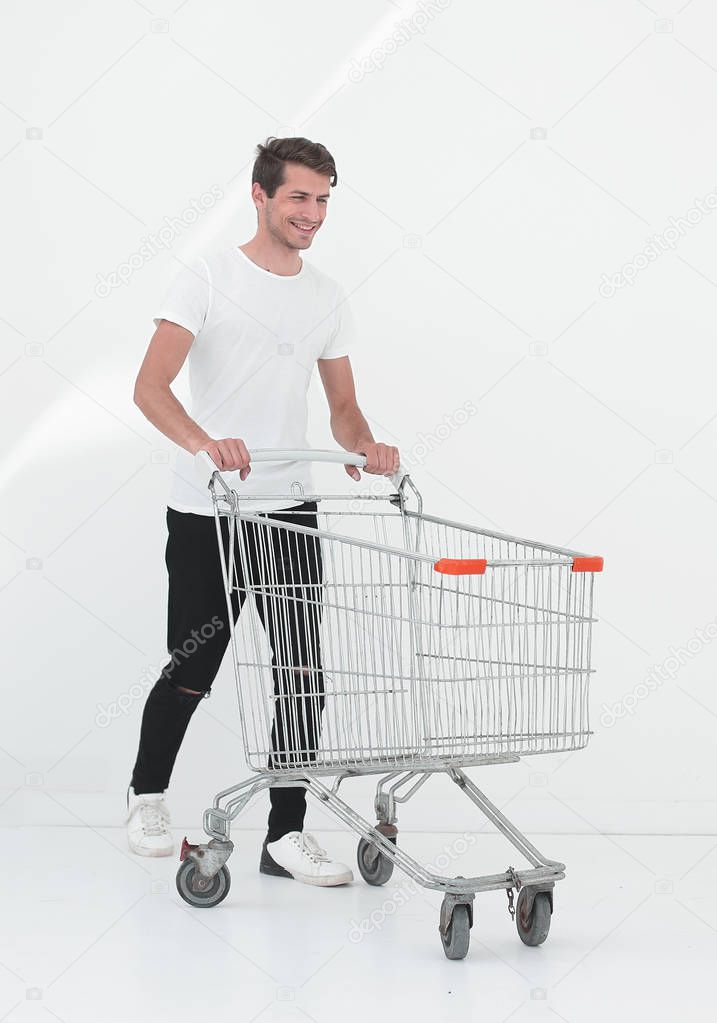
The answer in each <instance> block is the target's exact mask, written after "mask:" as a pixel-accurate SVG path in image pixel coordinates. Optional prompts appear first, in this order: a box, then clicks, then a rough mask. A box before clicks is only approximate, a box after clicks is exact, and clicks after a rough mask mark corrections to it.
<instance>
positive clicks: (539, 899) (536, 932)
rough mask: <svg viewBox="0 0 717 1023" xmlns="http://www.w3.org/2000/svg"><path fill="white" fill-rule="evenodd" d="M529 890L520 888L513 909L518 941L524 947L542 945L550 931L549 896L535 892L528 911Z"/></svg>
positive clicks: (550, 912) (545, 893) (550, 911)
mask: <svg viewBox="0 0 717 1023" xmlns="http://www.w3.org/2000/svg"><path fill="white" fill-rule="evenodd" d="M528 891H529V889H527V888H521V889H520V892H519V893H518V903H517V905H516V907H515V924H516V927H517V928H518V934H519V935H520V940H521V941H522V942H523V944H525V945H542V944H543V942H544V941H545V939H546V938H547V936H548V931H549V930H550V918H551V916H552V910H551V908H550V896H549V895H548V893H547V892H536V893H535V896H534V898H533V905H532V906H531V907H530V910H528V901H529V896H528Z"/></svg>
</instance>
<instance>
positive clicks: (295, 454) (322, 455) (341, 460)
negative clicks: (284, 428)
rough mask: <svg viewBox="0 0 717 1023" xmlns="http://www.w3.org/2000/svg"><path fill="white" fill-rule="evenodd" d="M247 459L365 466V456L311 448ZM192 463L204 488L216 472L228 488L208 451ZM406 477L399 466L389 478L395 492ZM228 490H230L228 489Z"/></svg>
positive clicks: (266, 451) (262, 452)
mask: <svg viewBox="0 0 717 1023" xmlns="http://www.w3.org/2000/svg"><path fill="white" fill-rule="evenodd" d="M249 459H250V461H252V462H336V463H337V464H338V465H355V466H357V467H358V468H359V469H363V468H364V466H365V465H366V456H365V455H360V454H357V453H356V452H353V451H322V450H312V449H311V448H306V449H304V448H296V449H293V448H255V449H254V450H253V451H250V452H249ZM194 462H195V466H196V469H197V472H198V473H199V475H200V477H201V479H202V482H203V483H204V485H205V486H209V483H210V481H211V479H212V477H213V475H214V473H215V472H217V473H220V477H219V478H220V479H222V480H223V482H224V483H225V485H226V486H227V487H229V484H228V483H227V481H226V480H225V479H224V477H223V474H222V473H221V472H220V470H219V469H218V468H217V466H216V464H215V463H214V461H213V460H212V458H211V456H210V454H209V452H208V451H204V450H202V451H198V452H197V453H196V455H195V456H194ZM207 470H209V474H207ZM234 472H235V470H232V471H230V472H229V473H226V475H228V476H229V477H230V478H234ZM406 475H407V473H406V471H405V469H403V467H402V466H399V468H398V472H395V473H393V475H392V476H390V477H389V479H390V480H391V482H392V483H393V485H394V487H395V488H396V490H398V489H399V487H400V486H401V483H402V482H403V479H404V477H405V476H406ZM237 479H238V477H237ZM229 489H232V488H231V487H229Z"/></svg>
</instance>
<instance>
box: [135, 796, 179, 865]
mask: <svg viewBox="0 0 717 1023" xmlns="http://www.w3.org/2000/svg"><path fill="white" fill-rule="evenodd" d="M169 822H170V817H169V810H168V809H167V804H166V803H165V802H164V792H142V793H141V794H140V795H139V796H138V795H136V794H135V791H134V789H133V788H132V786H131V785H130V786H129V788H128V789H127V821H126V824H127V841H128V842H129V847H130V849H131V850H132V852H134V853H137V855H138V856H171V855H172V853H173V852H174V839H173V838H172V832H171V831H170V830H169V827H168V825H169Z"/></svg>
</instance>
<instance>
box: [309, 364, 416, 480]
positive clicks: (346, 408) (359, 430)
mask: <svg viewBox="0 0 717 1023" xmlns="http://www.w3.org/2000/svg"><path fill="white" fill-rule="evenodd" d="M318 367H319V375H320V376H321V382H322V384H323V385H324V391H325V392H326V398H327V401H328V403H329V412H330V414H331V433H332V434H333V436H334V439H335V440H336V442H337V443H338V444H340V445H341V447H342V448H345V449H346V451H355V452H357V453H358V454H361V455H366V465H365V466H364V472H368V473H373V474H375V475H379V476H391V475H393V473H394V472H397V471H398V467H399V454H398V448H395V447H392V446H391V445H389V444H377V443H376V441H375V440H374V438H373V434H372V433H371V430H370V428H369V425H368V423H367V422H366V420H365V418H364V416H363V413H362V412H361V409H360V408H359V406H358V402H357V401H356V387H355V385H354V377H353V372H352V370H351V362H350V360H349V357H348V355H344V356H341V357H340V358H338V359H319V360H318ZM345 469H346V472H347V473H348V474H349V476H351V477H352V478H353V479H355V480H360V479H361V473H360V472H359V471H358V469H357V468H356V466H355V465H347V466H345Z"/></svg>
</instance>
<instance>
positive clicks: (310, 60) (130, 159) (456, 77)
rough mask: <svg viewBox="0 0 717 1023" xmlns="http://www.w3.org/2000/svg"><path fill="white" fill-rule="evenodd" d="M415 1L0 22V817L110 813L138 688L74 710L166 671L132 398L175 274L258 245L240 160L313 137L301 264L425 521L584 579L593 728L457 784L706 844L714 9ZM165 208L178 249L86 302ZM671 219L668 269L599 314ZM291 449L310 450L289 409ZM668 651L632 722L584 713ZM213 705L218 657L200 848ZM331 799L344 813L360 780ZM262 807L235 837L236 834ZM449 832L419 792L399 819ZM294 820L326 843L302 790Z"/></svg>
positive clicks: (526, 821) (214, 778) (219, 706)
mask: <svg viewBox="0 0 717 1023" xmlns="http://www.w3.org/2000/svg"><path fill="white" fill-rule="evenodd" d="M175 6H176V5H175ZM443 6H444V7H445V9H441V7H439V5H438V4H434V5H433V6H431V5H430V4H428V3H426V5H425V6H424V7H423V8H422V7H420V6H416V5H414V4H412V3H409V2H408V0H405V2H404V0H395V2H387V0H370V2H365V3H362V4H360V5H359V4H353V5H349V4H337V3H330V2H328V0H327V2H317V0H312V2H311V3H308V4H296V3H290V2H288V0H283V2H274V3H273V4H271V5H262V4H259V3H242V4H232V3H229V2H226V0H215V2H212V3H206V4H203V3H198V2H196V0H185V3H182V4H179V6H178V7H176V9H174V8H173V7H172V5H169V4H164V3H161V2H159V0H154V2H152V3H151V4H149V5H145V4H143V3H140V2H138V0H134V2H133V0H111V2H107V0H106V2H95V3H90V2H85V3H81V2H78V0H72V2H67V3H63V4H53V3H50V2H44V3H28V4H20V3H15V4H9V5H5V7H4V10H3V18H4V21H5V27H6V28H7V31H3V32H2V33H0V51H1V55H2V59H1V60H0V100H1V102H0V187H2V191H3V193H4V196H5V208H4V214H3V238H4V242H5V244H4V245H3V247H2V255H0V259H2V268H1V269H2V273H1V279H2V284H3V287H2V297H1V300H0V317H1V319H0V339H1V348H0V409H1V410H2V421H3V426H2V437H3V445H2V461H1V462H0V488H1V490H2V495H1V502H0V620H2V624H3V634H4V639H3V643H2V645H1V646H0V658H1V662H0V677H2V680H3V687H4V699H3V713H2V725H1V726H0V728H1V735H0V746H1V747H2V751H1V754H0V756H1V759H0V764H1V785H2V792H1V793H0V802H1V805H0V823H2V824H17V823H32V824H63V825H66V824H78V823H83V822H86V823H88V824H90V825H93V826H98V825H112V824H115V825H116V824H121V823H122V820H123V813H124V798H125V790H126V786H127V784H128V781H129V775H130V772H131V768H132V765H133V763H134V757H135V754H136V747H137V740H138V734H139V723H140V718H141V712H142V706H143V698H141V699H139V698H137V699H134V700H133V701H131V703H130V706H129V707H128V709H127V711H126V713H123V714H121V715H120V716H119V717H118V718H117V719H116V720H113V721H112V722H111V723H110V724H109V725H108V726H106V727H102V726H101V725H100V724H98V721H99V720H103V719H101V718H98V708H99V707H103V708H106V707H108V705H110V704H111V703H112V702H113V701H117V700H119V698H120V697H121V696H122V695H123V694H127V693H128V692H129V691H130V688H131V687H132V686H133V685H135V686H136V685H137V684H141V685H143V686H144V691H145V692H146V691H148V688H149V686H150V685H151V683H152V682H153V681H154V676H155V675H156V671H157V669H158V666H159V665H161V664H162V663H163V660H164V657H165V647H164V642H165V628H166V617H165V616H166V605H165V601H166V579H165V568H164V560H163V559H164V541H165V524H164V501H165V498H166V494H167V491H168V487H169V482H170V473H171V463H168V461H167V459H168V458H169V457H170V456H171V444H170V443H169V441H167V440H166V439H165V438H163V437H162V436H161V435H160V434H158V433H157V432H156V431H155V430H154V429H153V427H151V426H150V425H149V424H148V423H147V422H146V421H145V420H144V419H143V417H142V416H141V414H140V413H139V412H138V410H137V409H136V408H135V407H134V405H133V403H132V387H133V382H134V377H135V375H136V372H137V369H138V367H139V364H140V361H141V358H142V355H143V352H144V350H145V347H146V345H147V343H148V341H149V338H150V337H151V334H152V330H153V324H152V321H151V317H152V314H153V312H154V311H155V309H156V307H157V305H158V302H159V299H160V298H161V296H162V294H163V293H164V291H165V289H166V287H167V285H168V283H169V282H170V280H171V279H172V277H173V276H174V274H175V273H176V272H177V270H178V269H179V268H180V266H181V265H182V262H186V260H187V258H188V257H189V256H190V255H192V254H194V252H196V251H205V250H206V249H207V248H210V247H212V246H215V245H223V244H229V243H242V242H244V241H247V240H249V238H250V237H251V236H252V234H253V231H254V218H255V215H254V209H253V206H252V205H251V202H250V198H249V187H250V169H251V164H252V161H253V158H254V146H255V145H256V143H257V142H259V141H263V140H264V139H265V138H266V137H267V136H268V135H306V136H308V137H309V138H311V139H313V140H317V141H321V142H323V143H324V144H325V145H327V146H328V148H329V149H330V150H331V152H332V153H333V155H334V157H335V159H336V163H337V168H338V179H339V180H338V186H337V188H336V189H335V190H334V193H333V195H332V198H331V200H330V210H329V214H328V217H327V220H326V223H325V224H324V226H323V228H322V230H321V232H320V233H319V235H318V237H317V239H316V241H315V242H314V244H313V245H312V247H311V249H310V251H309V252H308V253H307V256H308V258H309V260H310V261H312V262H313V263H315V264H316V265H317V266H318V267H320V268H321V269H323V270H325V271H326V272H328V273H329V274H330V275H332V276H333V277H335V278H336V279H337V280H339V281H340V282H341V283H342V284H343V285H344V286H345V287H346V289H347V291H348V292H350V297H351V302H352V305H353V307H354V311H355V315H356V319H357V322H358V327H359V331H360V339H361V340H360V346H359V349H358V350H357V352H356V356H355V358H354V360H353V363H354V369H355V373H356V377H357V381H358V387H359V397H360V402H361V405H362V408H363V409H364V411H365V413H366V415H367V417H368V418H369V421H370V423H371V425H372V428H373V429H374V433H375V435H376V437H377V438H378V439H382V440H385V441H388V442H391V443H395V444H398V445H399V446H400V447H401V450H402V452H403V453H404V457H405V460H406V462H407V464H408V465H409V466H410V468H411V470H412V473H413V476H414V478H415V481H416V483H417V484H418V485H419V487H420V488H421V490H422V491H423V493H424V498H425V502H426V507H427V509H428V510H430V511H432V512H434V513H436V514H444V515H446V516H449V517H453V518H457V519H461V520H464V521H467V522H471V523H476V524H480V525H483V526H488V527H493V528H496V529H498V530H502V531H507V532H512V533H516V534H518V535H522V536H527V537H532V538H536V539H541V540H544V541H547V542H552V543H555V544H560V545H568V546H572V547H575V548H578V549H580V550H584V551H587V552H590V553H597V554H602V555H603V556H604V557H605V571H604V574H603V575H602V576H601V577H598V578H597V583H598V585H597V613H598V616H599V618H600V623H599V625H598V626H597V627H596V630H595V641H594V665H595V667H596V668H597V669H598V670H597V674H596V676H594V683H593V690H592V724H593V727H594V729H595V735H594V738H593V739H592V741H591V743H590V745H589V746H588V748H587V749H586V750H585V751H582V752H578V753H575V754H572V755H562V756H554V757H545V758H533V759H532V760H531V761H524V762H522V763H521V764H519V765H514V766H509V767H495V768H490V769H487V770H485V771H483V772H476V775H477V776H478V781H479V784H482V786H483V787H484V788H485V789H486V790H487V792H488V794H489V795H491V796H492V797H493V798H494V799H495V800H496V801H497V802H498V803H499V805H504V806H507V807H508V812H510V814H511V816H512V817H513V818H514V819H515V820H516V822H517V823H518V824H519V825H520V826H522V827H523V828H524V829H525V830H527V831H529V832H531V833H537V832H540V831H542V830H545V831H549V832H553V833H555V832H561V831H562V832H586V833H593V832H594V831H595V830H596V829H597V830H600V831H606V832H620V833H623V834H626V833H631V832H632V833H644V834H652V833H680V834H690V833H692V834H711V833H714V831H715V809H717V775H716V773H715V771H714V752H715V743H714V739H715V713H717V695H716V694H715V651H716V650H717V642H715V641H712V642H711V643H710V641H703V642H700V641H696V642H695V641H694V637H695V630H696V629H701V628H704V627H706V626H707V625H708V624H709V623H710V622H714V621H715V620H716V619H717V601H716V600H715V570H716V569H717V559H716V557H715V543H714V517H715V501H717V472H716V469H715V457H714V455H715V439H716V437H717V418H715V417H716V416H717V398H716V397H715V387H714V379H715V369H716V361H717V360H716V359H715V347H714V319H715V288H716V287H717V283H716V280H715V277H716V271H715V267H714V258H713V252H714V244H715V239H716V238H717V212H716V213H709V212H707V213H704V214H702V215H699V216H695V214H694V212H693V214H692V217H693V220H694V221H695V222H694V223H689V224H688V225H687V226H684V224H683V223H682V222H681V221H677V218H681V217H682V218H686V217H687V215H688V212H689V211H690V210H693V211H694V210H695V209H696V207H695V201H696V200H697V199H699V200H702V199H704V198H705V197H708V196H710V195H715V190H717V180H716V178H715V173H716V171H715V168H716V166H717V164H716V162H715V155H717V154H716V148H717V147H716V146H715V137H716V136H715V131H714V124H715V119H714V112H715V98H716V94H717V32H716V31H715V30H716V29H717V16H716V15H715V11H714V8H713V7H712V5H711V4H710V3H709V0H691V2H690V0H688V2H686V3H685V2H684V0H650V3H647V2H640V0H619V2H618V0H607V2H602V3H598V2H590V0H580V2H578V3H576V2H571V0H549V2H548V0H546V2H543V3H535V2H530V0H508V2H503V3H491V4H488V3H484V2H479V3H478V2H470V0H452V2H450V3H448V4H444V5H443ZM427 11H429V12H430V14H426V12H427ZM417 12H418V13H417ZM400 22H402V23H403V27H402V29H401V31H402V32H403V33H404V34H407V35H408V41H407V42H405V43H404V44H403V45H400V46H397V47H396V46H394V45H393V42H392V36H393V34H394V33H397V32H398V30H397V29H396V24H397V23H400ZM392 50H395V52H391V51H392ZM379 64H380V65H381V66H380V67H379ZM357 69H359V71H358V72H357ZM352 72H353V73H352ZM356 79H358V80H356ZM212 188H218V189H220V190H221V192H222V195H223V197H222V198H221V199H220V200H219V201H217V202H215V204H214V205H213V207H212V208H211V209H208V210H207V212H205V213H204V214H203V215H201V216H200V217H194V218H193V217H192V214H191V213H188V211H191V209H192V206H191V205H190V204H191V202H192V200H197V199H198V198H199V197H200V196H201V195H203V194H205V193H210V191H211V189H212ZM165 218H168V219H169V220H170V221H171V220H172V218H179V220H176V221H175V225H178V226H175V229H174V234H173V237H172V238H171V242H170V244H169V245H168V246H167V247H165V248H164V249H162V250H161V251H158V253H157V254H156V255H155V256H153V257H152V258H149V259H146V260H144V261H142V260H140V262H141V263H142V265H140V266H138V267H137V268H136V269H134V270H133V271H132V272H131V273H130V275H129V279H128V281H127V283H125V284H122V285H120V286H117V287H114V288H111V289H109V294H107V295H104V293H103V292H102V291H101V289H100V293H99V294H98V292H97V285H98V280H100V279H105V278H106V277H107V276H108V275H110V274H112V273H113V272H114V271H116V270H117V268H118V267H120V266H121V265H123V264H127V263H128V262H129V261H130V259H131V257H132V255H133V254H135V253H137V252H138V251H139V250H140V248H141V246H142V244H143V241H144V239H146V238H147V237H148V236H149V235H150V234H151V235H154V236H155V237H156V235H157V232H158V231H159V230H160V229H161V228H162V227H163V226H165ZM183 218H184V219H183ZM670 218H675V220H676V221H677V222H678V224H682V226H681V227H680V230H679V231H678V234H677V240H676V241H674V242H673V246H674V247H673V249H671V250H670V251H666V252H664V253H663V254H661V255H660V256H659V258H657V259H655V260H654V261H652V262H650V263H649V265H647V266H644V267H643V268H642V269H640V270H639V271H638V272H637V274H636V276H635V279H634V283H632V284H631V285H630V286H625V287H622V288H620V289H617V290H616V291H615V294H614V295H612V296H611V297H610V296H609V292H610V289H609V288H606V287H605V286H604V282H605V280H610V279H612V278H613V275H614V274H616V273H618V272H621V271H622V269H623V268H624V267H625V266H626V265H629V266H630V267H632V269H633V270H634V268H635V266H636V264H635V263H634V259H635V256H636V255H637V254H638V253H640V252H641V251H642V250H643V248H644V246H645V245H646V243H647V240H648V239H649V238H651V237H653V236H655V235H656V234H659V235H660V236H663V235H664V233H665V231H666V230H667V229H668V228H670V227H671V226H673V225H672V222H671V220H670ZM192 219H194V220H195V221H196V222H194V223H191V224H190V220H192ZM667 237H670V235H669V234H668V235H667ZM627 272H628V273H629V272H630V269H628V271H627ZM603 275H607V277H606V278H605V277H603ZM601 284H603V288H602V292H601ZM606 293H607V294H606ZM314 383H316V381H314ZM185 387H186V385H185V384H184V383H181V384H180V396H182V397H184V396H186V389H185ZM467 402H473V403H474V405H475V407H476V410H477V411H476V414H475V415H472V416H471V417H469V420H468V422H467V423H465V425H463V426H461V427H460V428H458V429H451V430H449V435H448V437H447V438H446V439H445V440H443V441H438V440H437V439H436V431H437V428H438V427H439V426H441V424H444V423H445V422H446V417H449V416H451V414H452V413H454V412H455V410H457V409H459V408H461V407H462V406H464V405H465V404H466V403H467ZM442 432H443V433H445V431H442ZM311 439H312V442H314V443H315V444H316V445H317V446H331V438H330V434H329V431H328V424H327V416H326V407H325V401H324V398H323V396H322V394H321V391H320V388H318V387H314V390H313V392H312V432H311ZM426 448H428V449H429V450H428V452H427V453H426V450H425V449H426ZM336 472H337V473H338V477H337V478H338V480H343V479H344V476H343V470H341V469H340V468H339V469H337V470H336ZM691 639H692V640H693V648H692V650H691V651H688V653H687V654H685V655H683V656H682V657H681V661H682V662H683V663H681V664H679V667H678V669H677V670H676V671H673V672H672V673H671V677H670V676H669V675H663V677H664V679H665V681H664V683H663V684H661V685H659V686H658V687H657V688H656V690H655V691H651V692H650V694H649V695H648V696H646V697H644V698H640V699H638V700H637V701H636V705H635V706H634V713H632V714H630V715H628V716H626V717H625V718H623V719H620V720H616V721H614V723H613V722H612V720H611V719H609V718H608V717H606V716H605V714H604V706H608V707H610V708H612V707H613V706H614V705H619V706H623V707H624V704H622V703H621V701H623V700H624V698H625V697H626V696H629V695H630V694H633V693H634V692H635V687H636V686H639V685H640V683H642V682H644V680H645V679H646V677H647V676H648V674H649V673H650V672H651V671H653V668H654V666H658V667H660V666H663V667H664V666H665V664H666V661H667V659H668V658H670V656H673V654H674V651H673V649H672V648H682V647H685V645H686V644H687V642H688V641H689V640H691ZM670 663H671V662H669V661H667V664H670ZM136 691H137V689H136V688H135V692H136ZM640 692H644V690H640ZM238 720H239V718H238V709H237V706H236V694H235V692H234V684H233V677H232V667H231V664H230V663H229V661H228V660H226V661H225V663H224V666H223V668H222V672H221V674H220V677H219V678H218V679H217V682H216V683H215V685H214V689H213V693H212V698H211V699H209V700H205V701H203V702H202V704H201V706H200V708H199V710H198V712H197V714H196V715H195V717H194V719H193V721H192V723H191V725H190V729H189V732H188V735H187V738H186V741H185V744H184V746H183V748H182V750H181V752H180V754H179V759H178V761H177V766H176V769H175V773H174V775H173V779H172V787H171V792H170V795H171V800H170V806H171V808H172V812H173V821H174V823H175V824H176V825H179V826H182V827H186V828H189V829H194V833H195V834H196V833H197V831H198V829H199V827H200V824H201V813H202V811H203V809H204V808H205V806H207V805H209V803H210V802H211V799H212V797H213V795H214V793H215V792H216V791H217V790H218V789H220V788H224V787H226V786H228V785H229V784H231V783H233V782H235V781H238V780H239V779H240V778H241V777H243V776H244V775H245V774H246V769H245V767H244V763H243V758H242V749H241V742H240V739H239V736H238ZM346 795H347V796H349V797H352V798H353V799H354V800H355V805H356V807H357V809H359V810H360V811H361V812H362V813H363V814H365V815H369V816H370V813H371V803H370V799H371V785H370V784H368V783H364V782H363V781H361V782H357V783H355V784H354V787H353V788H352V789H350V788H349V786H348V785H347V788H346ZM262 799H263V801H262V802H257V804H256V805H253V806H252V807H251V808H250V810H249V811H248V812H247V813H246V814H245V815H244V816H243V817H242V818H241V820H240V821H239V822H238V824H239V826H253V827H261V825H262V823H263V820H264V818H265V814H266V808H267V803H266V797H262ZM475 821H476V816H475V813H474V812H473V808H472V805H471V804H470V803H468V801H467V800H461V797H460V793H459V792H458V790H457V789H455V788H454V787H452V786H451V785H450V783H449V782H448V781H446V780H444V779H436V780H434V781H432V782H430V783H429V784H428V785H427V786H426V787H425V788H424V789H423V790H422V791H421V794H420V797H419V798H418V799H417V800H416V802H415V803H411V804H410V805H409V807H408V808H407V809H406V810H405V811H404V813H403V814H402V821H401V822H402V826H403V827H404V828H406V829H408V828H420V829H421V830H433V829H435V830H437V831H438V830H448V829H454V830H458V829H461V828H470V827H472V826H473V823H474V822H475ZM309 823H313V824H314V825H315V826H317V827H318V826H320V827H322V828H324V829H326V828H331V827H333V826H335V825H334V823H333V822H332V821H331V820H330V819H327V818H326V817H325V816H324V815H323V814H322V813H321V811H320V809H318V808H317V807H315V806H314V805H313V804H312V805H311V808H310V810H309ZM545 851H546V853H547V854H548V855H551V854H552V855H555V856H559V855H560V853H559V851H557V850H556V851H555V852H553V851H552V850H551V849H550V848H547V849H546V850H545Z"/></svg>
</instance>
